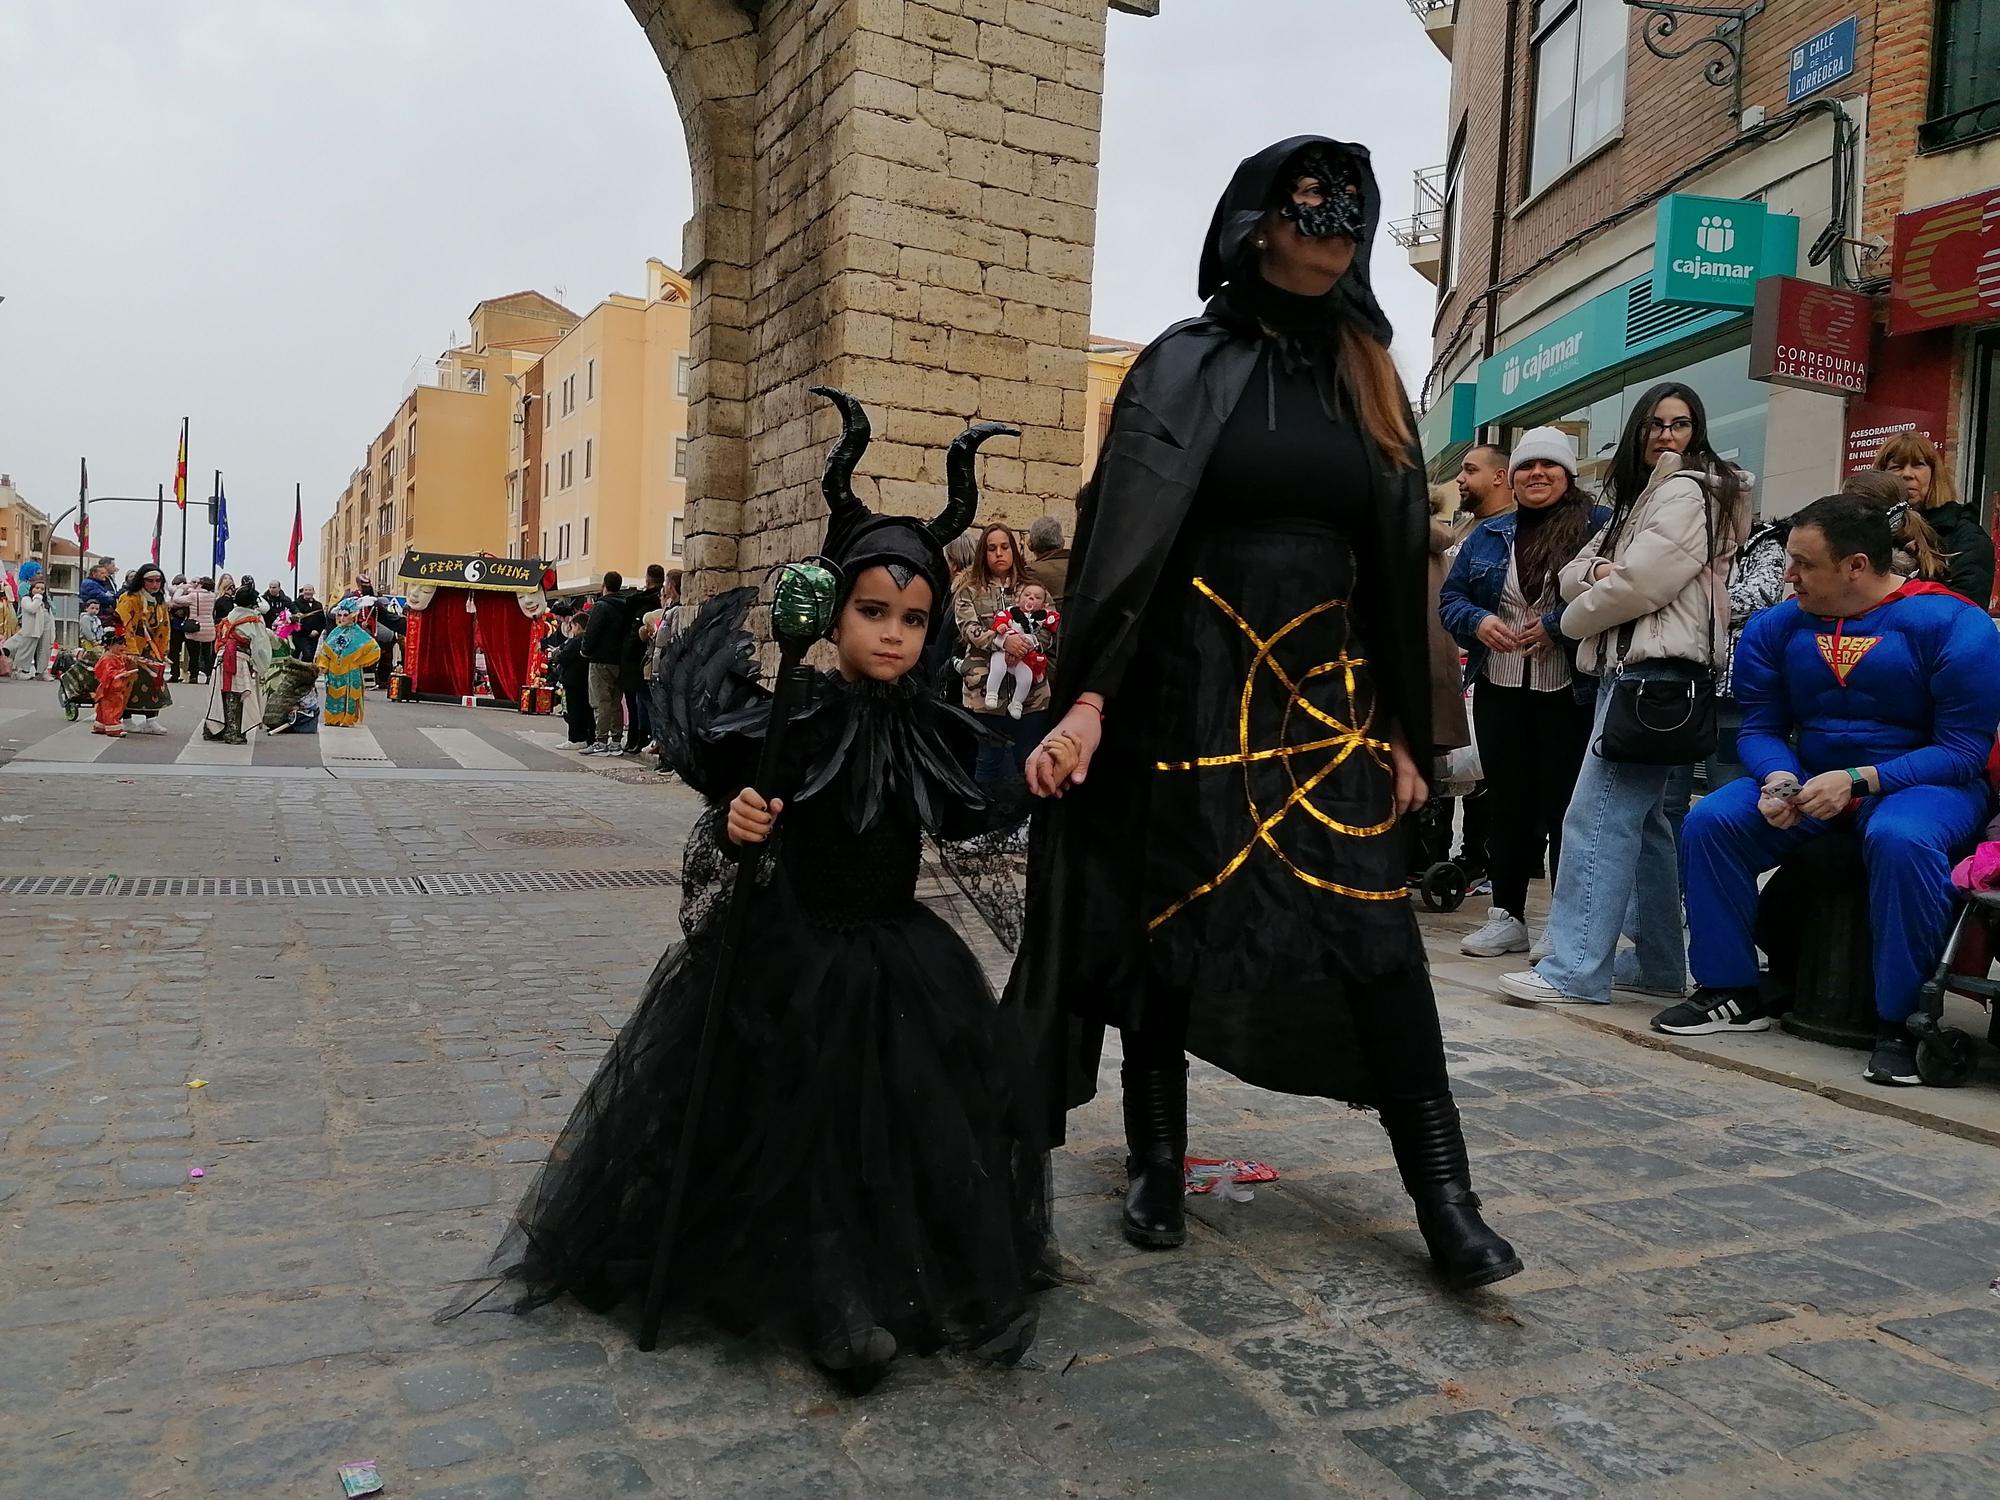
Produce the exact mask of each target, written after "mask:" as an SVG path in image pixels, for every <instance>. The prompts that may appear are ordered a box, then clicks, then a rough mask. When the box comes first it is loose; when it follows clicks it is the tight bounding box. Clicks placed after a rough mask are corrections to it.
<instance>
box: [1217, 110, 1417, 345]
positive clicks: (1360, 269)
mask: <svg viewBox="0 0 2000 1500" xmlns="http://www.w3.org/2000/svg"><path fill="white" fill-rule="evenodd" d="M1308 146H1323V147H1326V148H1328V149H1330V150H1333V151H1337V152H1339V153H1341V154H1342V155H1344V156H1346V157H1347V158H1348V159H1349V160H1350V161H1352V162H1353V164H1354V168H1355V175H1356V176H1357V177H1358V178H1359V179H1360V182H1361V202H1362V214H1363V228H1362V232H1361V236H1360V238H1359V239H1357V240H1356V241H1355V244H1354V265H1353V268H1352V269H1351V270H1349V271H1348V273H1347V274H1346V275H1345V276H1343V277H1341V278H1340V284H1339V285H1338V286H1336V287H1335V288H1334V290H1333V292H1332V293H1331V296H1332V298H1333V300H1334V302H1335V304H1336V306H1337V309H1338V312H1339V315H1340V316H1341V318H1343V319H1344V320H1346V321H1349V322H1353V323H1355V324H1357V325H1359V326H1360V327H1361V328H1362V329H1364V330H1365V331H1366V332H1368V333H1369V334H1370V335H1372V336H1373V337H1374V338H1375V339H1376V340H1377V341H1378V342H1380V343H1382V344H1383V345H1387V344H1388V342H1389V339H1390V336H1391V334H1392V332H1393V330H1392V329H1391V328H1390V326H1389V319H1388V316H1387V315H1386V314H1385V313H1384V312H1383V311H1382V304H1381V303H1379V302H1377V301H1376V300H1375V286H1374V282H1373V280H1372V278H1371V275H1370V272H1369V261H1370V259H1371V257H1372V256H1373V254H1374V248H1375V231H1376V229H1377V228H1379V227H1380V225H1381V223H1382V190H1381V188H1380V187H1379V186H1377V184H1376V182H1375V169H1374V167H1373V166H1371V165H1370V163H1369V158H1368V148H1367V147H1366V146H1357V145H1354V144H1352V143H1350V142H1347V141H1336V140H1333V139H1331V138H1330V137H1328V136H1323V135H1295V136H1293V137H1292V138H1291V139H1290V140H1285V141H1279V142H1277V143H1276V144H1275V145H1270V146H1266V147H1265V148H1264V149H1263V150H1262V151H1259V152H1258V153H1257V154H1256V155H1255V156H1248V157H1245V158H1244V159H1243V161H1242V163H1241V165H1239V166H1238V167H1237V168H1236V175H1235V176H1234V177H1231V178H1230V179H1229V186H1228V187H1227V188H1226V189H1225V190H1224V191H1223V194H1222V198H1221V200H1220V201H1219V202H1217V203H1216V205H1215V218H1214V219H1213V220H1212V221H1210V223H1209V226H1208V242H1207V243H1206V244H1204V245H1203V246H1202V250H1201V278H1200V283H1199V286H1198V288H1197V290H1198V292H1199V294H1200V296H1201V298H1202V300H1203V301H1204V302H1206V301H1209V300H1210V299H1212V298H1214V297H1215V296H1216V295H1217V294H1218V293H1220V292H1222V291H1223V290H1224V289H1225V288H1226V287H1228V286H1230V285H1231V284H1232V283H1238V282H1241V281H1243V280H1244V279H1246V278H1255V277H1256V276H1257V261H1256V252H1255V251H1254V250H1253V249H1252V248H1251V244H1250V241H1251V238H1252V237H1253V236H1254V235H1255V234H1256V232H1257V224H1258V221H1259V220H1261V219H1262V218H1263V217H1264V215H1265V214H1266V213H1267V212H1268V211H1269V210H1270V209H1271V208H1272V207H1274V206H1275V204H1276V202H1277V193H1278V179H1279V177H1280V176H1281V175H1282V174H1283V172H1284V170H1285V166H1286V164H1287V163H1288V162H1290V161H1291V160H1292V158H1293V157H1295V156H1297V155H1298V154H1299V153H1300V152H1301V151H1303V150H1305V149H1306V148H1307V147H1308ZM1287 185H1289V184H1287Z"/></svg>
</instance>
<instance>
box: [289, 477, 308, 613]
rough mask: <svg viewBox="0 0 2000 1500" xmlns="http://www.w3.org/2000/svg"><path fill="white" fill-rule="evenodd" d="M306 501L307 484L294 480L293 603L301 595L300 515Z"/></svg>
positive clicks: (302, 512)
mask: <svg viewBox="0 0 2000 1500" xmlns="http://www.w3.org/2000/svg"><path fill="white" fill-rule="evenodd" d="M305 503H306V489H305V486H304V485H303V484H301V483H299V482H298V481H297V480H294V481H293V482H292V602H293V603H297V602H298V597H299V542H300V539H301V538H300V535H299V517H300V516H302V515H303V514H304V513H305V512H304V510H303V509H302V507H303V506H304V505H305Z"/></svg>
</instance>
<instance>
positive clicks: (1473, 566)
mask: <svg viewBox="0 0 2000 1500" xmlns="http://www.w3.org/2000/svg"><path fill="white" fill-rule="evenodd" d="M1514 514H1515V513H1514V512H1513V511H1511V510H1510V511H1508V512H1506V513H1505V514H1504V515H1498V516H1489V517H1487V519H1485V520H1484V521H1481V522H1480V523H1479V524H1478V525H1477V526H1475V527H1473V528H1472V530H1471V531H1469V532H1467V533H1466V535H1465V540H1464V541H1462V542H1460V543H1459V544H1458V556H1457V557H1456V558H1455V559H1453V561H1452V565H1451V572H1450V573H1449V574H1448V575H1447V576H1446V578H1445V581H1444V587H1443V588H1442V589H1440V590H1439V591H1438V618H1439V619H1440V620H1442V621H1443V622H1444V628H1445V629H1446V630H1447V631H1449V632H1450V633H1451V638H1452V639H1453V640H1455V641H1457V642H1458V643H1459V645H1461V646H1463V647H1464V648H1465V685H1466V686H1468V687H1469V686H1471V685H1472V683H1473V682H1475V681H1477V680H1478V677H1479V674H1480V671H1481V670H1482V669H1483V668H1484V667H1485V665H1486V658H1487V657H1488V656H1490V655H1491V654H1492V653H1491V651H1489V650H1488V649H1487V646H1486V643H1485V642H1484V641H1482V640H1480V639H1479V622H1480V621H1481V620H1483V619H1485V618H1486V617H1487V616H1488V615H1490V614H1494V613H1496V612H1497V611H1498V610H1499V608H1500V595H1501V593H1502V592H1503V591H1504V590H1505V589H1506V587H1507V567H1508V564H1509V563H1510V562H1511V561H1512V559H1513V555H1514ZM1610 519H1611V510H1610V508H1609V507H1608V506H1603V505H1594V506H1592V507H1591V510H1590V530H1591V533H1592V534H1593V535H1595V534H1596V533H1597V532H1598V531H1600V530H1602V529H1603V527H1604V525H1605V523H1606V522H1608V521H1609V520H1610ZM1562 612H1563V604H1562V602H1561V601H1560V600H1558V601H1557V602H1556V604H1555V607H1554V608H1552V609H1550V610H1548V611H1547V612H1546V613H1544V614H1543V615H1542V629H1543V630H1545V631H1547V632H1548V636H1549V639H1550V640H1552V641H1561V642H1562V646H1563V652H1564V654H1565V655H1566V656H1567V657H1568V658H1569V667H1570V672H1571V673H1572V674H1573V676H1574V678H1575V683H1576V689H1577V696H1578V697H1579V698H1586V697H1589V696H1592V695H1593V694H1594V693H1595V691H1596V687H1597V683H1596V679H1595V678H1590V677H1586V676H1584V675H1583V674H1581V673H1578V672H1577V670H1576V642H1575V641H1573V640H1570V639H1569V638H1568V637H1567V636H1565V635H1564V634H1563V633H1562Z"/></svg>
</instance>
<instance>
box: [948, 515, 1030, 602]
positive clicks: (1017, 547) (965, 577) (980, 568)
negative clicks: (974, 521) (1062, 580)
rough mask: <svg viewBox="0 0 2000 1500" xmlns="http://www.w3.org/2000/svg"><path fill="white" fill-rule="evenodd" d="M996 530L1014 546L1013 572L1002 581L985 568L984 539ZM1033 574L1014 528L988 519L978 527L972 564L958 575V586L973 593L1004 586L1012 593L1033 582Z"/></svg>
mask: <svg viewBox="0 0 2000 1500" xmlns="http://www.w3.org/2000/svg"><path fill="white" fill-rule="evenodd" d="M996 531H997V532H999V533H1000V534H1001V535H1002V536H1004V537H1006V538H1007V540H1008V541H1009V542H1011V543H1012V544H1013V547H1014V572H1013V574H1012V576H1011V577H1009V578H1007V579H1005V580H1004V581H1003V580H1001V579H999V578H996V577H994V576H993V574H992V573H990V572H988V571H987V568H986V540H987V538H988V537H990V536H992V535H993V533H994V532H996ZM1034 576H1035V575H1034V574H1032V573H1030V572H1029V571H1028V555H1027V554H1026V553H1025V552H1023V551H1022V550H1021V539H1020V538H1019V537H1018V536H1016V535H1014V528H1013V527H1011V526H1006V525H1003V524H1002V523H1000V522H999V521H988V522H987V523H986V524H985V525H984V526H982V527H980V528H979V541H978V542H977V543H976V544H975V545H974V546H973V549H972V565H971V566H970V567H968V568H967V569H966V570H965V571H964V572H963V573H961V574H959V575H958V587H959V588H961V589H966V590H969V591H970V592H973V593H984V592H985V591H986V590H987V589H990V588H1004V589H1006V590H1007V591H1008V592H1009V593H1012V592H1014V591H1015V590H1017V589H1019V588H1021V587H1022V586H1024V585H1026V584H1029V583H1032V582H1034Z"/></svg>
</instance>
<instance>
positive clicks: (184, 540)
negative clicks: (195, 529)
mask: <svg viewBox="0 0 2000 1500" xmlns="http://www.w3.org/2000/svg"><path fill="white" fill-rule="evenodd" d="M187 449H188V419H187V418H186V417H182V418H181V462H180V475H179V478H180V493H179V494H178V495H177V496H175V497H174V498H175V499H176V500H178V501H179V502H180V507H181V576H182V577H183V578H185V577H186V576H187V570H188V511H187Z"/></svg>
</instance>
